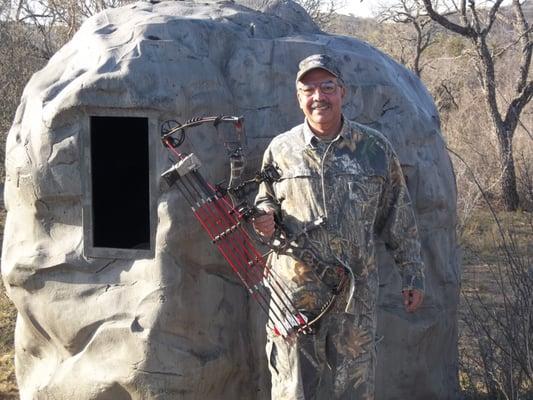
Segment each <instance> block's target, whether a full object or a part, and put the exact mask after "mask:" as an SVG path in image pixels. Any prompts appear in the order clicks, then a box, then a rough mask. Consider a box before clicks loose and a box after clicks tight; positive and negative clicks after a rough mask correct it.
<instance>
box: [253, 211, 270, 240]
mask: <svg viewBox="0 0 533 400" xmlns="http://www.w3.org/2000/svg"><path fill="white" fill-rule="evenodd" d="M264 211H265V213H264V214H262V215H260V216H258V217H254V218H252V224H253V225H254V229H255V230H256V232H257V233H259V234H260V235H261V236H264V237H265V238H267V239H270V238H271V237H272V235H273V234H274V231H275V230H276V223H275V222H274V210H272V209H271V208H269V209H267V210H264Z"/></svg>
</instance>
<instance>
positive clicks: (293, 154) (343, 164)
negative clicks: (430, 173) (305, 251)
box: [256, 119, 424, 310]
mask: <svg viewBox="0 0 533 400" xmlns="http://www.w3.org/2000/svg"><path fill="white" fill-rule="evenodd" d="M270 164H272V165H275V166H276V167H277V168H278V170H279V172H280V174H281V178H280V179H279V180H278V181H277V182H274V183H272V184H262V185H261V186H260V188H259V192H258V194H257V197H256V205H257V206H258V207H259V208H273V209H274V210H276V212H277V213H278V215H279V216H280V217H281V219H282V222H283V224H284V225H285V226H286V227H287V230H288V231H289V232H292V233H295V232H299V231H300V230H301V229H302V228H303V227H304V226H305V225H308V224H309V223H311V222H313V221H315V220H316V219H318V218H320V217H326V225H325V227H324V228H319V229H315V230H313V231H311V232H310V233H309V237H310V240H311V241H312V243H313V245H314V247H315V248H316V249H318V250H319V252H320V256H321V258H322V259H323V260H324V261H326V262H328V263H329V262H331V263H333V264H337V265H338V264H339V262H340V263H342V264H343V265H345V266H349V268H351V270H352V271H353V273H354V275H355V277H356V279H357V280H362V281H364V280H373V279H375V280H377V270H376V263H375V249H374V247H375V246H374V245H375V237H376V235H380V237H382V238H383V240H384V242H385V244H386V246H387V248H388V249H390V250H391V251H392V254H393V256H394V260H395V262H396V265H397V267H398V269H399V272H400V275H401V277H402V288H403V289H413V288H414V289H420V290H424V274H423V263H422V260H421V257H420V242H419V239H418V232H417V227H416V222H415V217H414V213H413V209H412V207H411V200H410V198H409V193H408V191H407V187H406V184H405V180H404V177H403V174H402V170H401V167H400V163H399V161H398V158H397V156H396V154H395V153H394V151H393V149H392V147H391V145H390V143H389V142H388V141H387V139H385V138H384V137H383V136H382V135H381V134H380V133H379V132H377V131H375V130H372V129H370V128H368V127H365V126H363V125H360V124H358V123H355V122H352V121H348V120H346V119H344V122H343V127H342V130H341V132H340V134H339V135H338V136H337V137H336V138H335V139H334V140H333V141H331V142H325V141H320V140H318V139H317V137H316V136H314V135H313V133H312V132H311V130H310V128H309V126H308V124H307V122H305V123H304V124H302V125H298V126H296V127H295V128H293V129H291V130H290V131H288V132H285V133H283V134H280V135H278V136H277V137H275V138H274V139H273V140H272V142H271V143H270V145H269V147H268V148H267V149H266V151H265V154H264V158H263V167H264V166H266V165H270ZM270 263H271V265H272V268H273V269H274V270H275V271H276V272H277V273H278V274H279V276H281V277H283V280H284V281H285V282H286V284H287V285H288V286H289V287H290V289H291V291H292V292H293V293H295V296H296V301H297V304H298V305H299V306H301V307H303V308H307V309H310V310H312V309H313V308H314V302H315V300H316V299H315V296H308V295H309V294H312V293H315V294H318V292H320V291H323V285H321V284H320V282H317V276H316V274H314V273H313V271H311V270H310V268H308V267H307V266H306V265H303V264H302V263H301V262H298V261H296V260H295V259H293V258H292V257H290V256H287V255H282V254H275V255H273V256H272V257H271V258H270ZM302 296H303V297H302Z"/></svg>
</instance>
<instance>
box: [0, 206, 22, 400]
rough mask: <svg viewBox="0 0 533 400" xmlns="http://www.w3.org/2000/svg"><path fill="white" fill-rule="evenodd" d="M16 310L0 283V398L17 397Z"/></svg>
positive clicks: (1, 217) (0, 222) (0, 218)
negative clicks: (15, 361)
mask: <svg viewBox="0 0 533 400" xmlns="http://www.w3.org/2000/svg"><path fill="white" fill-rule="evenodd" d="M5 216H6V212H5V210H4V209H3V208H0V246H1V243H2V239H3V234H4V221H5ZM16 315H17V313H16V310H15V307H14V306H13V303H11V300H9V298H8V297H7V295H6V291H5V288H4V284H3V283H1V284H0V399H2V400H4V399H5V400H10V399H18V389H17V382H16V379H15V366H14V363H13V357H14V355H15V351H14V349H13V332H14V331H15V318H16Z"/></svg>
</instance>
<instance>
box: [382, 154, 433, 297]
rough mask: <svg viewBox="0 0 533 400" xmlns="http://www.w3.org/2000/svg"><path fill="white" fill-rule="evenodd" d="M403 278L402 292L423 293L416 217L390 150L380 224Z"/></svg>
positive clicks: (422, 272)
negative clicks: (409, 290)
mask: <svg viewBox="0 0 533 400" xmlns="http://www.w3.org/2000/svg"><path fill="white" fill-rule="evenodd" d="M377 229H378V233H381V236H382V238H383V240H384V241H385V245H386V246H387V248H388V249H389V250H391V251H392V254H393V257H394V261H395V262H396V265H397V267H398V270H399V272H400V275H401V277H402V290H408V289H418V290H421V291H424V287H425V279H424V264H423V261H422V257H421V255H420V239H419V236H418V229H417V226H416V220H415V215H414V211H413V207H412V205H411V199H410V197H409V192H408V191H407V185H406V183H405V179H404V177H403V172H402V168H401V166H400V162H399V160H398V158H397V156H396V154H394V152H392V151H391V157H390V161H389V168H388V177H387V179H386V182H385V188H384V191H383V195H382V199H381V207H380V213H379V215H378V223H377Z"/></svg>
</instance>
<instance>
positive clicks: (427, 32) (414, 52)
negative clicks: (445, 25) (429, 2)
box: [378, 0, 437, 77]
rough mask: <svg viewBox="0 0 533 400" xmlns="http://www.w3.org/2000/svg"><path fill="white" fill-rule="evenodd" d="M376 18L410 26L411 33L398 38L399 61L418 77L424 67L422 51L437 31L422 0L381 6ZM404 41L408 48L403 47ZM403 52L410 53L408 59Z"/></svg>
mask: <svg viewBox="0 0 533 400" xmlns="http://www.w3.org/2000/svg"><path fill="white" fill-rule="evenodd" d="M378 20H379V21H381V22H394V23H398V24H405V25H407V26H409V27H410V28H412V33H413V34H408V35H406V36H400V37H399V38H398V40H399V42H400V46H401V53H402V55H401V60H400V61H401V62H402V63H403V64H406V65H408V66H409V67H410V68H411V69H412V71H413V72H414V73H415V75H416V76H418V77H420V75H421V73H422V70H423V69H424V65H423V64H422V63H421V57H422V53H423V52H424V51H425V50H426V49H427V48H428V47H429V46H431V45H432V44H433V43H434V41H435V35H436V33H437V25H436V24H435V23H434V22H433V21H432V20H431V18H429V17H428V15H427V13H426V12H425V9H424V5H423V3H422V0H398V2H397V3H395V4H392V5H391V6H381V7H380V9H379V10H378ZM404 43H405V44H406V45H407V47H409V49H404V46H403V44H404ZM405 54H410V57H409V58H410V61H407V60H406V59H405Z"/></svg>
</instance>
